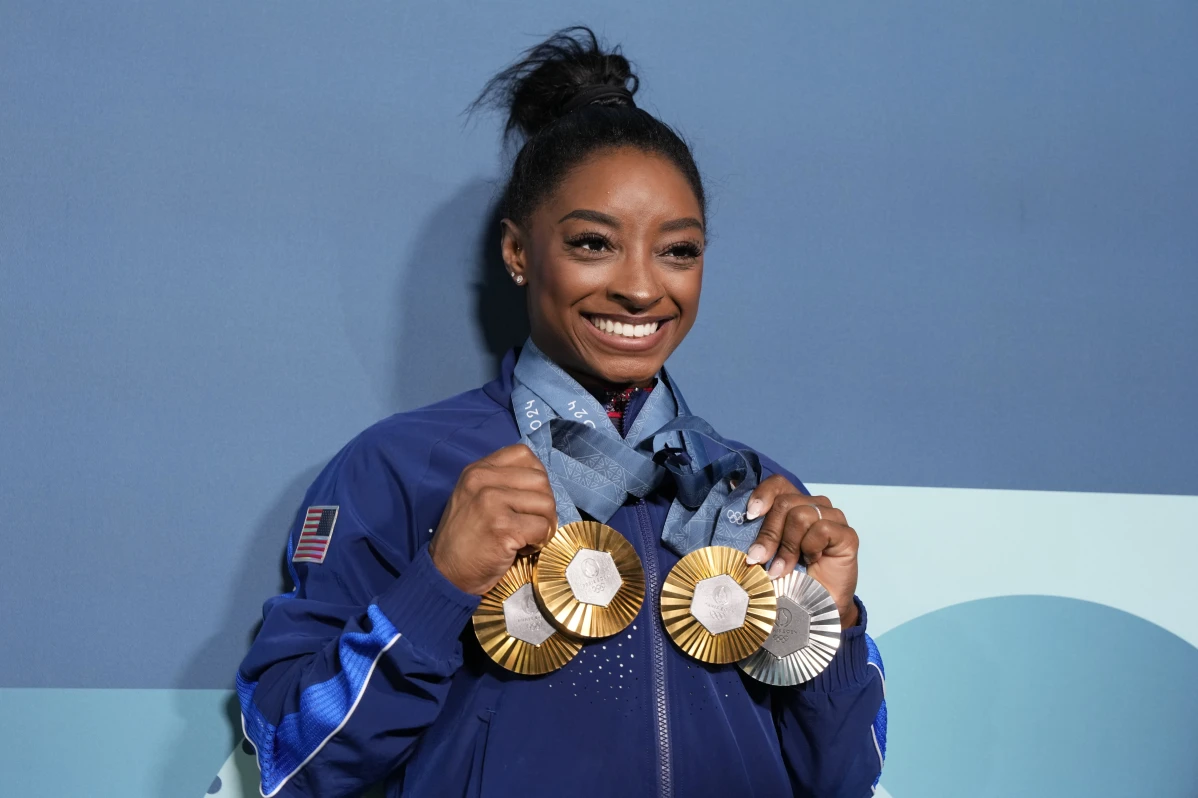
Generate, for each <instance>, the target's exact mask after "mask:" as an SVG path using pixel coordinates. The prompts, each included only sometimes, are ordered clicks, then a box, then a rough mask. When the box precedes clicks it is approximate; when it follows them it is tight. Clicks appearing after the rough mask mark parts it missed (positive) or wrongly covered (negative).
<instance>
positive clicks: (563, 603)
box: [532, 521, 645, 638]
mask: <svg viewBox="0 0 1198 798" xmlns="http://www.w3.org/2000/svg"><path fill="white" fill-rule="evenodd" d="M532 584H533V590H534V591H536V596H537V603H538V604H540V606H541V608H542V609H543V610H544V611H545V615H546V617H547V618H549V620H550V622H551V623H552V624H553V625H554V626H556V627H557V628H558V629H559V630H561V631H563V632H566V633H568V634H570V635H573V636H577V637H583V638H596V637H607V636H609V635H614V634H617V633H618V632H620V631H621V630H623V629H624V627H626V626H628V624H630V623H632V620H633V619H634V618H635V617H636V615H637V613H638V612H640V610H641V604H642V603H643V602H644V600H645V571H644V569H643V568H642V567H641V558H640V557H638V556H637V554H636V549H634V548H633V547H632V544H631V543H629V542H628V541H627V540H625V539H624V536H623V535H621V534H620V533H619V532H617V531H616V530H614V529H612V528H611V527H610V526H607V525H606V524H600V523H599V522H597V521H575V522H574V523H572V524H566V525H565V526H563V527H560V528H559V529H558V530H557V532H556V533H555V534H554V536H553V537H552V538H551V539H550V541H549V542H548V543H547V544H545V548H543V549H541V552H540V554H539V555H538V557H537V562H536V564H535V565H534V567H533V574H532Z"/></svg>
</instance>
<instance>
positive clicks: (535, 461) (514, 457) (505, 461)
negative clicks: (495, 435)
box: [478, 443, 545, 471]
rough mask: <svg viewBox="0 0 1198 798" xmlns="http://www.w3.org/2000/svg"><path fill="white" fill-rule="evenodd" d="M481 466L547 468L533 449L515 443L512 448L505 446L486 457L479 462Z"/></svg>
mask: <svg viewBox="0 0 1198 798" xmlns="http://www.w3.org/2000/svg"><path fill="white" fill-rule="evenodd" d="M478 462H479V463H480V464H486V465H490V466H509V465H514V466H527V467H529V468H539V469H541V470H542V471H544V470H545V466H544V465H543V464H542V463H541V461H540V459H539V458H538V457H537V456H536V454H535V453H534V452H533V450H532V449H530V448H528V446H526V445H525V444H523V443H513V444H512V445H511V446H504V447H503V448H502V449H496V450H495V451H493V452H491V453H490V454H489V455H487V456H486V457H484V458H482V459H481V460H479V461H478Z"/></svg>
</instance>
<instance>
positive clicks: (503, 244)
mask: <svg viewBox="0 0 1198 798" xmlns="http://www.w3.org/2000/svg"><path fill="white" fill-rule="evenodd" d="M499 224H500V227H501V230H500V244H499V245H500V248H501V250H502V252H503V263H504V265H505V266H507V270H508V273H509V274H511V276H512V279H515V278H516V277H519V278H520V282H521V283H524V282H527V281H528V275H527V274H526V272H525V269H526V268H527V264H528V260H527V256H528V248H527V247H526V246H525V245H524V231H523V230H521V229H520V226H519V225H518V224H516V223H515V222H513V221H512V220H511V219H502V220H500V222H499Z"/></svg>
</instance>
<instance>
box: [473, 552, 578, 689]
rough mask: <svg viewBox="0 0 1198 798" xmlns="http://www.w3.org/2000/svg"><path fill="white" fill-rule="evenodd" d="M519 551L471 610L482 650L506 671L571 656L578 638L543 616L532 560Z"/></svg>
mask: <svg viewBox="0 0 1198 798" xmlns="http://www.w3.org/2000/svg"><path fill="white" fill-rule="evenodd" d="M535 557H536V555H530V556H521V557H517V558H516V562H515V563H514V564H513V565H512V567H511V568H509V569H508V572H507V573H506V574H504V575H503V579H500V580H499V583H498V584H497V585H495V587H493V588H491V590H490V591H489V592H488V593H487V594H486V595H485V596H483V598H482V602H481V603H480V604H479V605H478V609H476V610H475V611H474V634H475V636H476V637H477V638H478V642H479V643H481V644H482V647H483V651H485V652H487V656H488V657H490V658H491V659H493V660H495V661H496V662H497V663H499V664H500V665H502V666H503V667H505V668H507V669H508V670H509V671H515V672H516V673H520V674H523V675H525V676H536V675H539V674H542V673H549V672H550V671H555V670H557V669H558V668H560V667H561V666H563V665H565V664H566V663H567V662H569V661H570V660H572V659H573V658H574V655H575V654H577V653H578V650H579V649H580V648H582V641H581V640H578V639H576V638H572V637H569V636H567V635H564V634H562V633H561V632H559V631H558V630H557V629H555V628H554V627H553V625H552V624H550V623H549V621H548V620H546V618H545V616H544V615H543V614H542V613H541V609H540V607H538V606H537V600H536V596H535V595H534V594H533V588H532V572H533V560H534V558H535Z"/></svg>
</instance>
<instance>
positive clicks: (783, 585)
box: [740, 571, 840, 687]
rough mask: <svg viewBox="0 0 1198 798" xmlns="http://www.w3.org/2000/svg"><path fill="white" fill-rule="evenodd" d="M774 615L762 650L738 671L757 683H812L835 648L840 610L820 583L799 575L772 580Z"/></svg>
mask: <svg viewBox="0 0 1198 798" xmlns="http://www.w3.org/2000/svg"><path fill="white" fill-rule="evenodd" d="M774 594H775V596H776V597H777V599H778V617H777V619H776V620H775V622H774V631H773V632H771V633H770V636H769V637H767V638H766V639H765V642H764V643H762V644H761V648H760V649H758V650H757V651H756V652H754V653H753V654H751V655H749V656H748V657H747V658H745V659H744V660H742V661H741V663H740V668H741V670H743V671H744V672H745V673H747V674H749V675H750V676H752V677H753V678H754V679H757V680H758V681H761V682H765V683H766V684H772V685H775V686H778V687H790V686H792V685H796V684H800V683H802V682H807V681H811V680H812V679H814V678H815V677H816V676H818V675H819V674H820V673H822V672H823V670H824V669H825V668H827V667H828V663H829V662H831V661H832V657H833V656H834V655H835V654H836V649H838V648H839V647H840V611H839V610H838V609H837V608H836V602H835V601H834V600H833V599H832V596H831V595H830V594H829V593H828V591H827V590H826V589H825V588H824V586H823V585H821V584H820V583H819V582H817V581H815V580H814V579H812V578H811V577H810V576H809V575H808V574H806V573H805V572H803V571H792V572H791V573H789V574H787V575H786V576H782V577H779V578H778V579H776V580H774Z"/></svg>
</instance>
